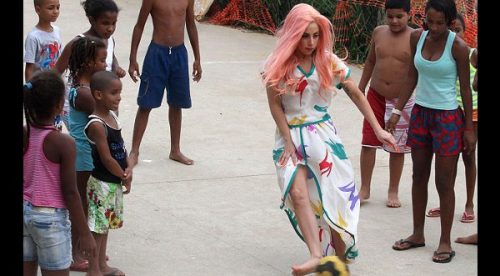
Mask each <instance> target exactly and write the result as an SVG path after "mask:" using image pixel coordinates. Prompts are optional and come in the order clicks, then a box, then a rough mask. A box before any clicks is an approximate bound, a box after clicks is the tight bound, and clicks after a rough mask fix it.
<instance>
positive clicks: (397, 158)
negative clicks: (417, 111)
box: [358, 0, 414, 208]
mask: <svg viewBox="0 0 500 276" xmlns="http://www.w3.org/2000/svg"><path fill="white" fill-rule="evenodd" d="M385 11H386V20H387V25H382V26H378V27H376V28H375V30H374V31H373V34H372V43H371V46H370V51H369V53H368V57H367V59H366V61H365V68H364V70H363V74H362V76H361V80H360V81H359V86H358V87H359V89H360V90H361V91H363V92H364V91H365V89H366V86H367V84H368V81H370V79H371V81H370V87H369V89H368V95H367V99H368V102H369V103H370V106H371V107H372V109H373V112H374V113H375V116H376V117H377V120H378V121H379V123H380V125H381V126H384V125H385V122H386V121H387V120H388V119H389V117H390V116H391V113H392V112H394V111H393V108H394V106H395V104H396V102H397V99H398V96H399V93H400V91H401V89H402V86H403V84H404V83H405V79H406V77H407V73H408V68H409V64H410V60H411V58H410V56H411V50H410V34H411V32H412V30H413V29H412V28H410V27H409V26H408V20H409V12H410V0H387V1H386V3H385ZM413 104H414V97H412V98H410V100H408V103H407V104H406V106H405V108H404V110H402V111H401V119H400V121H399V123H398V125H397V126H396V129H395V130H394V132H393V135H394V138H395V139H396V142H397V147H396V148H389V147H386V146H382V143H380V142H379V141H378V140H377V138H376V136H375V133H374V132H373V129H372V128H371V127H370V125H369V124H368V122H367V121H366V120H364V121H363V139H362V142H361V144H362V147H361V156H360V168H361V189H360V192H359V197H360V199H361V200H362V201H365V200H367V199H368V198H370V184H371V179H372V173H373V167H374V165H375V157H376V150H377V148H383V149H384V150H386V151H388V152H389V153H390V157H389V174H390V175H389V191H388V197H387V202H386V205H387V207H393V208H397V207H401V202H400V201H399V197H398V188H399V180H400V178H401V173H402V171H403V164H404V154H405V153H408V152H410V148H409V147H407V146H406V138H407V133H408V126H409V121H410V114H411V109H412V108H413ZM395 112H398V110H396V111H395ZM398 114H399V112H398Z"/></svg>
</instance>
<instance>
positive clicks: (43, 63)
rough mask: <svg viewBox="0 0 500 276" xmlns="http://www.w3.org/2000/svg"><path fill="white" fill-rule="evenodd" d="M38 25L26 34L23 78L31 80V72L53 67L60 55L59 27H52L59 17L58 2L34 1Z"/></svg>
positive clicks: (54, 0) (55, 0) (47, 0)
mask: <svg viewBox="0 0 500 276" xmlns="http://www.w3.org/2000/svg"><path fill="white" fill-rule="evenodd" d="M34 4H35V11H36V13H37V15H38V24H36V25H35V27H34V28H33V29H32V30H31V31H30V32H29V33H28V36H27V37H26V41H25V45H24V49H25V53H24V62H26V68H25V70H24V78H25V80H26V81H29V80H30V79H31V76H32V75H33V72H34V71H36V70H38V69H41V70H44V69H50V68H52V67H54V66H55V64H56V61H57V59H58V58H59V56H60V54H61V47H62V42H61V34H60V31H59V27H57V26H54V25H52V24H51V23H52V22H56V20H57V18H58V17H59V7H60V5H59V0H34Z"/></svg>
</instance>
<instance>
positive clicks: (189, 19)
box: [186, 0, 202, 82]
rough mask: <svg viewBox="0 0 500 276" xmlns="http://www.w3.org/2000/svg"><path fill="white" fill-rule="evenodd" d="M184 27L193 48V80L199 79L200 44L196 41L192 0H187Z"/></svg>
mask: <svg viewBox="0 0 500 276" xmlns="http://www.w3.org/2000/svg"><path fill="white" fill-rule="evenodd" d="M186 29H187V32H188V36H189V42H190V43H191V47H192V48H193V54H194V62H193V80H194V81H196V82H197V81H199V80H200V79H201V72H202V70H201V61H200V46H199V43H198V30H197V29H196V23H195V20H194V0H189V4H188V8H187V11H186Z"/></svg>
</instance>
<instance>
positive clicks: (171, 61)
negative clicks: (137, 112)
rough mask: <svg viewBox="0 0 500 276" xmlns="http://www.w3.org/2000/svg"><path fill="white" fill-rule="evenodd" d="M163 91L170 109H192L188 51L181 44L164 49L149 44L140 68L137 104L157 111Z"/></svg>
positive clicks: (160, 46) (161, 46)
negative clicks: (171, 107) (165, 93)
mask: <svg viewBox="0 0 500 276" xmlns="http://www.w3.org/2000/svg"><path fill="white" fill-rule="evenodd" d="M165 89H167V103H168V105H169V106H173V107H178V108H190V107H191V95H190V92H189V66H188V54H187V49H186V46H184V44H181V45H178V46H175V47H166V46H163V45H159V44H156V43H154V42H153V41H151V43H150V44H149V47H148V51H147V52H146V56H145V57H144V63H143V65H142V74H141V84H140V86H139V94H138V96H137V104H138V105H139V106H140V107H144V108H157V107H160V106H161V102H162V99H163V93H164V91H165Z"/></svg>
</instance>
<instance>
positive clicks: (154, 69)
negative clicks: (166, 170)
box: [128, 0, 201, 165]
mask: <svg viewBox="0 0 500 276" xmlns="http://www.w3.org/2000/svg"><path fill="white" fill-rule="evenodd" d="M193 6H194V0H178V1H162V0H143V1H142V6H141V10H140V11H139V16H138V18H137V23H136V24H135V27H134V31H133V34H132V45H131V48H130V57H129V59H130V65H129V69H128V72H129V74H130V77H131V78H132V80H133V81H134V82H137V77H138V76H139V74H140V72H139V65H138V63H137V47H138V46H139V42H140V40H141V36H142V32H143V30H144V24H145V23H146V20H147V19H148V15H149V14H151V17H152V19H153V39H152V41H151V43H150V44H149V48H148V51H147V53H146V57H145V58H144V64H143V72H142V75H141V84H140V87H139V94H138V97H137V104H138V105H139V108H138V110H137V114H136V117H135V123H134V134H133V137H132V150H131V151H130V159H131V161H132V162H133V164H134V165H135V164H137V162H138V158H139V147H140V145H141V140H142V136H143V135H144V131H145V130H146V126H147V124H148V118H149V113H150V112H151V109H153V108H157V107H159V106H160V105H161V101H162V98H163V92H164V90H165V88H166V89H167V103H168V105H169V114H168V117H169V123H170V145H171V146H170V155H169V158H170V159H172V160H174V161H178V162H181V163H183V164H186V165H192V164H193V160H191V159H189V158H188V157H186V156H185V155H184V154H182V152H181V149H180V136H181V122H182V108H190V107H191V96H190V91H189V67H188V57H187V50H186V47H185V46H184V26H186V28H187V32H188V36H189V41H190V43H191V46H192V48H193V54H194V63H193V80H194V81H196V82H197V81H199V80H200V78H201V63H200V49H199V45H198V31H197V29H196V24H195V21H194V9H193Z"/></svg>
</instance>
